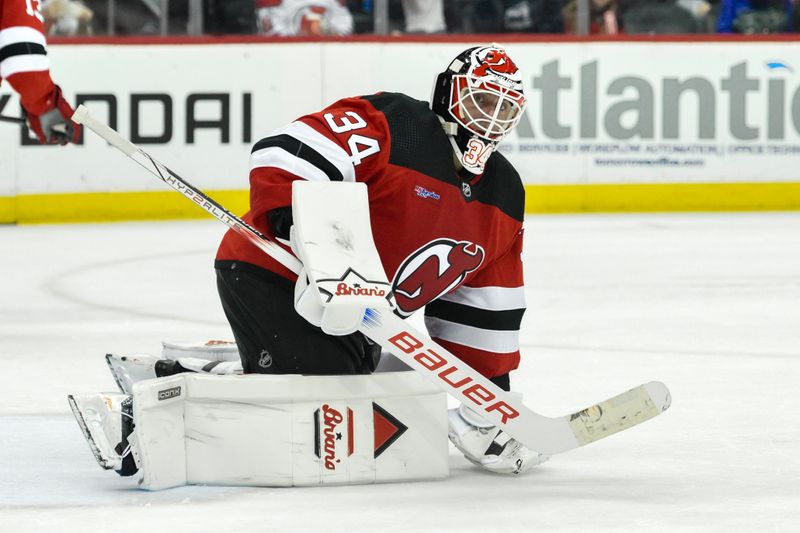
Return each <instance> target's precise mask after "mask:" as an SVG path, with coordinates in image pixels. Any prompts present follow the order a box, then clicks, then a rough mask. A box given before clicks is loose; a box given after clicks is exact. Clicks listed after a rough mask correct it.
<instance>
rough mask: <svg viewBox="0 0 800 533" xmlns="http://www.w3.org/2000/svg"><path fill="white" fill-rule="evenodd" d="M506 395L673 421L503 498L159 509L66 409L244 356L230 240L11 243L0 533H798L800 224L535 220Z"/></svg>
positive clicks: (227, 499) (193, 234) (500, 484)
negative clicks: (630, 392) (170, 360)
mask: <svg viewBox="0 0 800 533" xmlns="http://www.w3.org/2000/svg"><path fill="white" fill-rule="evenodd" d="M526 227H527V229H526V237H525V238H526V243H525V252H524V259H525V270H526V278H527V282H528V288H527V296H528V306H529V310H528V312H527V313H526V315H525V319H524V321H523V332H522V350H523V362H522V366H521V368H520V369H519V370H518V371H517V372H515V374H514V375H513V378H512V381H513V386H514V388H515V389H517V390H519V391H522V392H524V393H525V402H526V404H527V405H529V406H530V407H532V408H533V409H535V410H537V411H540V412H542V413H544V414H548V415H558V414H564V413H566V412H569V411H573V410H576V409H578V408H582V407H585V406H587V405H589V404H593V403H595V402H597V401H600V400H603V399H605V398H607V397H609V396H612V395H614V394H617V393H619V392H621V391H623V390H626V389H628V388H630V387H633V386H635V385H638V384H640V383H643V382H646V381H650V380H653V379H658V380H661V381H664V382H666V383H667V384H668V385H669V386H670V388H671V390H672V396H673V405H672V408H671V409H670V410H669V411H668V412H667V413H665V414H664V415H663V416H661V417H658V418H656V419H655V420H653V421H650V422H647V423H646V424H644V425H642V426H641V427H637V428H634V429H632V430H630V431H627V432H625V433H622V434H620V435H615V436H613V437H610V438H609V439H607V440H604V441H601V442H599V443H595V444H591V445H589V446H587V447H586V448H583V449H579V450H576V451H573V452H570V453H567V454H564V455H561V456H558V457H556V458H554V459H553V460H552V461H550V462H548V463H545V464H544V465H542V466H540V467H538V468H537V469H536V470H535V471H533V472H532V473H530V474H529V475H525V476H522V477H517V478H506V477H499V476H494V475H491V474H488V473H484V472H481V471H479V470H476V469H475V468H473V467H472V466H470V465H469V464H468V463H467V462H466V461H465V460H464V459H463V458H461V457H459V456H458V454H457V452H455V451H452V452H451V458H450V462H451V466H452V475H451V477H450V478H449V479H447V480H445V481H442V482H430V483H410V484H397V485H379V486H359V487H338V488H328V487H326V488H305V489H270V488H263V489H253V488H234V487H185V488H180V489H173V490H168V491H163V492H154V493H151V492H146V491H142V490H139V489H137V488H136V483H135V480H131V479H121V478H118V477H117V476H116V475H115V474H113V473H109V472H105V471H103V470H101V469H100V468H99V467H98V466H97V464H96V463H95V461H94V458H93V457H92V455H91V453H90V451H89V448H88V446H87V445H86V443H85V442H84V441H83V438H82V436H81V434H80V431H79V429H78V427H77V425H76V424H75V423H74V421H73V419H72V416H71V414H70V413H69V408H68V405H67V401H66V395H67V393H70V392H75V393H80V392H94V391H99V390H112V389H113V386H114V383H113V381H112V379H111V376H110V375H109V374H108V371H107V369H106V367H105V364H104V362H103V355H104V354H105V353H106V352H107V351H116V352H136V351H139V352H147V353H158V351H159V350H160V341H161V340H163V339H166V340H197V339H205V338H230V333H229V330H228V327H227V324H226V322H225V320H224V316H223V314H222V310H221V309H220V307H219V305H218V302H217V297H216V293H215V287H214V276H213V268H212V262H213V257H214V251H215V248H216V243H217V242H218V241H219V238H220V236H221V234H222V232H223V231H224V228H223V227H222V226H221V225H220V224H218V223H216V222H214V221H207V222H159V223H129V224H98V225H67V226H21V227H15V226H5V227H0V250H1V251H2V253H3V260H2V262H0V302H2V304H1V305H0V532H3V533H6V532H9V533H12V532H13V533H17V532H26V533H27V532H38V531H42V532H56V531H58V532H67V533H69V532H86V531H96V532H98V533H112V532H136V533H142V532H148V533H156V532H162V531H195V532H205V531H209V532H210V531H218V532H238V531H297V532H302V531H349V532H355V531H382V532H387V533H388V532H396V531H409V532H412V531H413V532H420V531H422V532H426V531H458V532H465V531H475V532H492V531H498V532H501V531H502V532H517V531H521V532H522V531H525V532H527V531H569V532H573V531H587V532H595V531H634V530H636V531H641V530H643V529H644V528H647V530H648V531H697V532H706V531H725V532H731V531H748V532H749V531H787V532H789V531H791V532H796V531H800V426H798V423H797V417H796V416H795V414H796V412H797V407H796V406H797V404H798V398H799V397H800V386H798V378H800V213H782V214H697V215H607V216H599V215H598V216H537V217H530V218H528V220H527V221H526Z"/></svg>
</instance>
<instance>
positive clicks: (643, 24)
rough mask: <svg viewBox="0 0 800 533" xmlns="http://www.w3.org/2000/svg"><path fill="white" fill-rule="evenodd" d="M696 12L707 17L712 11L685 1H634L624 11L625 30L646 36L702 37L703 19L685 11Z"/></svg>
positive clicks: (622, 14)
mask: <svg viewBox="0 0 800 533" xmlns="http://www.w3.org/2000/svg"><path fill="white" fill-rule="evenodd" d="M683 5H687V6H689V7H690V8H691V9H696V10H697V13H698V14H699V15H702V16H705V15H707V14H708V11H709V10H710V5H709V6H708V9H705V10H704V9H703V8H702V7H701V6H700V5H695V4H691V3H688V2H686V1H683V0H678V1H677V2H676V0H644V1H641V0H640V1H634V2H632V3H630V4H628V5H626V7H625V8H624V9H623V10H622V11H621V14H620V16H621V19H622V26H623V29H624V32H625V33H628V34H633V35H636V34H645V35H660V34H667V35H670V34H672V35H674V34H685V33H699V32H701V31H702V24H701V22H700V17H698V16H696V15H695V14H694V13H692V12H690V11H689V9H686V8H684V7H682V6H683Z"/></svg>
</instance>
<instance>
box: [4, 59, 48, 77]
mask: <svg viewBox="0 0 800 533" xmlns="http://www.w3.org/2000/svg"><path fill="white" fill-rule="evenodd" d="M42 70H50V61H49V60H48V59H47V56H43V55H41V54H27V55H24V56H11V57H8V58H6V59H5V60H4V61H3V62H2V63H0V78H8V77H9V76H12V75H14V74H19V73H20V72H38V71H42Z"/></svg>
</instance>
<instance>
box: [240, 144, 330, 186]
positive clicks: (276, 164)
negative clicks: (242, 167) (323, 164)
mask: <svg viewBox="0 0 800 533" xmlns="http://www.w3.org/2000/svg"><path fill="white" fill-rule="evenodd" d="M261 167H272V168H279V169H281V170H285V171H286V172H289V173H291V174H295V175H297V176H300V177H302V178H304V179H307V180H308V181H330V179H329V178H328V175H327V174H325V173H324V172H323V171H321V170H320V169H319V168H318V167H316V166H314V165H312V164H311V163H309V162H308V161H306V160H305V159H301V158H299V157H297V156H296V155H293V154H290V153H289V152H287V151H286V150H284V149H283V148H278V147H277V146H270V147H268V148H262V149H261V150H258V151H255V152H253V153H252V155H250V170H253V169H255V168H261Z"/></svg>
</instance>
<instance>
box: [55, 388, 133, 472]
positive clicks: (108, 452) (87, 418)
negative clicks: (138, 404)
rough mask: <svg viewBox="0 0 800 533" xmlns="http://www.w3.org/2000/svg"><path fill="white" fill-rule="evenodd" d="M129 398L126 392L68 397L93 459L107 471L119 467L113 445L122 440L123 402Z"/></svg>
mask: <svg viewBox="0 0 800 533" xmlns="http://www.w3.org/2000/svg"><path fill="white" fill-rule="evenodd" d="M129 398H130V396H128V395H127V394H119V393H98V394H84V395H77V394H70V395H69V396H67V399H68V400H69V406H70V408H71V409H72V413H73V414H74V415H75V420H76V421H77V422H78V425H79V426H80V428H81V431H82V432H83V436H84V437H85V438H86V441H87V442H88V443H89V447H90V448H91V450H92V453H93V454H94V457H95V459H97V462H98V464H99V465H100V466H101V467H103V468H104V469H106V470H112V469H113V470H119V469H120V468H121V467H122V457H121V456H120V454H119V453H117V451H116V449H115V446H116V445H117V443H119V442H121V441H122V430H123V428H122V404H123V402H124V401H125V400H127V399H129Z"/></svg>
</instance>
